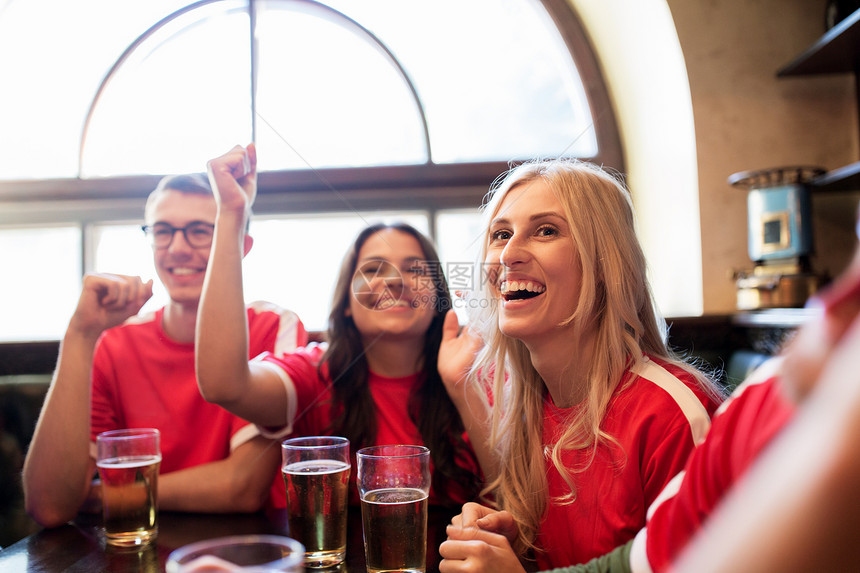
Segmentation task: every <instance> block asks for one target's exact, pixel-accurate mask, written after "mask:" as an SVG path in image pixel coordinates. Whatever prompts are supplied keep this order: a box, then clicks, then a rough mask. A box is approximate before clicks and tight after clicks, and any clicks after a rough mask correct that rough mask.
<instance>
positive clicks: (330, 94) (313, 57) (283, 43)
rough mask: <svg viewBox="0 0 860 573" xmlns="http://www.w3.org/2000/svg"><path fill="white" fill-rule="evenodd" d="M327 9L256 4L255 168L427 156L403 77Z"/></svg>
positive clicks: (363, 36)
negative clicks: (257, 150) (257, 154)
mask: <svg viewBox="0 0 860 573" xmlns="http://www.w3.org/2000/svg"><path fill="white" fill-rule="evenodd" d="M332 14H333V13H332V12H331V11H328V10H323V9H321V8H319V7H316V8H315V7H313V6H309V5H308V4H302V3H298V2H296V3H285V2H266V3H263V4H261V6H260V9H259V12H258V17H257V30H256V37H257V42H258V46H259V59H258V63H259V68H258V69H259V77H258V83H257V130H258V131H257V142H258V144H259V148H260V168H261V169H308V168H322V167H343V166H355V167H359V166H369V165H385V164H390V165H391V164H394V165H396V164H409V163H413V164H414V163H425V162H426V161H427V146H426V143H425V130H424V127H423V125H422V122H421V118H420V114H419V110H418V107H417V104H416V102H415V99H414V97H413V95H412V92H411V91H410V90H409V88H408V84H407V83H406V81H405V80H404V78H403V77H402V76H401V75H399V73H398V72H397V69H396V68H395V67H394V65H392V63H391V61H390V59H388V58H386V57H385V54H384V52H383V51H382V50H380V49H379V47H378V46H377V45H376V44H375V43H373V42H372V41H371V39H370V38H369V37H368V36H367V34H366V33H364V32H362V31H361V30H360V29H359V28H358V27H357V26H355V25H352V24H350V23H349V22H348V20H346V19H345V18H343V17H342V16H339V17H337V16H334V15H332Z"/></svg>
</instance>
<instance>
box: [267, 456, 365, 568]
mask: <svg viewBox="0 0 860 573" xmlns="http://www.w3.org/2000/svg"><path fill="white" fill-rule="evenodd" d="M349 470H350V465H349V464H348V463H346V462H343V461H340V460H325V459H322V460H306V461H301V462H294V463H291V464H286V465H284V467H283V469H282V472H283V474H284V483H285V484H286V487H287V517H288V520H289V524H290V537H292V538H294V539H296V540H297V541H298V542H299V543H301V544H302V545H304V546H305V565H306V566H308V567H331V566H333V565H337V564H338V563H341V562H342V561H343V560H344V557H345V556H346V516H347V495H348V487H349Z"/></svg>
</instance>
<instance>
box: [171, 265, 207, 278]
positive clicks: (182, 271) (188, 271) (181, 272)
mask: <svg viewBox="0 0 860 573" xmlns="http://www.w3.org/2000/svg"><path fill="white" fill-rule="evenodd" d="M168 270H169V271H170V274H172V275H174V276H181V277H187V276H191V275H196V274H198V273H201V272H202V270H201V269H198V268H194V267H170V268H169V269H168Z"/></svg>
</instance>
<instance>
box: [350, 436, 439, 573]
mask: <svg viewBox="0 0 860 573" xmlns="http://www.w3.org/2000/svg"><path fill="white" fill-rule="evenodd" d="M356 460H357V462H356V463H357V466H358V467H357V484H358V493H359V496H360V497H361V518H362V519H361V521H362V526H363V531H364V553H365V558H366V560H367V570H368V572H370V573H378V572H381V571H403V572H406V571H409V572H422V573H423V571H424V570H425V569H426V562H427V498H428V496H429V494H430V450H428V449H427V448H425V447H424V446H373V447H370V448H363V449H361V450H359V451H358V453H357V454H356Z"/></svg>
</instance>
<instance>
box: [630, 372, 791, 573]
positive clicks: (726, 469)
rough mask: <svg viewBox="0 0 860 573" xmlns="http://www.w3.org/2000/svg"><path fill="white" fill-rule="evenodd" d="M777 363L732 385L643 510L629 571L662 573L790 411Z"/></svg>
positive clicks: (767, 442) (787, 420)
mask: <svg viewBox="0 0 860 573" xmlns="http://www.w3.org/2000/svg"><path fill="white" fill-rule="evenodd" d="M778 365H779V359H775V360H771V361H769V362H768V363H766V364H765V365H763V366H762V367H760V368H759V370H757V371H756V372H755V373H754V374H753V375H752V376H751V377H750V378H749V379H748V380H747V381H746V382H744V383H743V384H741V385H740V386H738V388H737V389H736V390H735V392H734V393H733V394H732V395H731V397H730V398H729V399H728V400H726V402H725V403H724V404H723V406H722V407H721V408H720V409H719V410H718V412H717V415H716V416H715V417H714V420H713V425H712V426H711V430H710V431H709V432H708V435H707V438H706V439H705V441H704V442H703V443H702V444H701V445H699V446H698V447H697V448H696V449H695V451H694V452H693V453H692V454H691V455H690V459H689V460H688V462H687V464H686V466H685V468H684V471H683V472H681V473H680V474H679V475H678V476H677V477H676V478H675V479H673V480H672V482H671V483H670V484H669V485H668V486H667V487H666V490H665V491H664V492H663V493H661V494H660V496H659V498H658V500H657V501H656V502H655V503H654V505H653V506H652V507H651V508H649V510H648V524H647V527H646V528H645V529H644V530H643V531H642V532H640V533H639V534H638V535H637V536H636V539H635V541H634V542H633V547H632V549H631V555H630V562H631V563H630V565H631V570H632V571H634V572H640V573H641V572H652V571H667V570H669V569H670V564H671V562H672V561H673V560H674V559H675V558H676V557H678V555H679V554H680V552H681V550H682V549H683V548H684V547H685V546H686V545H687V543H688V542H689V541H690V539H692V537H693V536H694V535H695V534H696V532H697V531H698V530H699V529H700V528H701V527H702V524H703V523H704V522H705V521H706V520H707V518H708V517H709V516H710V514H711V513H712V512H713V511H714V509H715V508H716V506H717V505H718V503H719V502H720V500H721V499H722V498H723V496H724V495H725V494H726V493H727V492H728V490H729V489H730V488H731V487H732V486H733V485H734V483H735V482H737V481H738V479H740V477H741V476H742V475H743V474H744V473H745V472H746V471H747V469H748V468H749V466H750V464H752V462H753V461H755V459H756V458H757V457H758V456H759V454H760V453H761V451H762V450H763V449H764V448H765V447H766V446H767V445H768V444H769V443H770V442H771V441H772V440H773V438H774V437H775V436H776V435H777V434H778V433H779V431H780V430H781V429H782V428H783V427H785V425H786V424H787V423H788V422H789V420H790V419H791V418H792V416H793V415H794V412H795V407H794V405H793V404H792V403H791V402H790V401H789V400H788V398H786V396H785V395H784V394H783V392H782V390H781V388H780V384H779V382H778V379H777V377H776V376H775V374H776V369H777V367H778Z"/></svg>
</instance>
